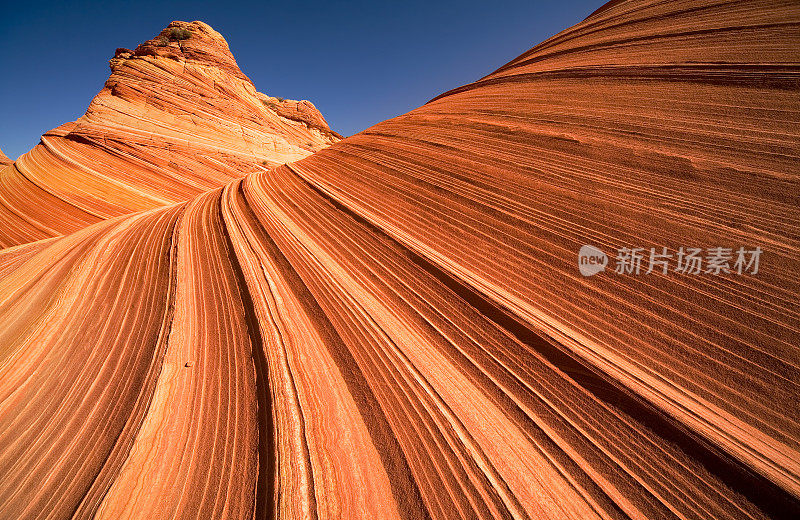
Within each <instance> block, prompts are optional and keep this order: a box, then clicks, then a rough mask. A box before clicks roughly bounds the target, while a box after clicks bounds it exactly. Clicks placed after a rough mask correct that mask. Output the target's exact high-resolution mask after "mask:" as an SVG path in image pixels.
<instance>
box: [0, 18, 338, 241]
mask: <svg viewBox="0 0 800 520" xmlns="http://www.w3.org/2000/svg"><path fill="white" fill-rule="evenodd" d="M177 31H185V33H184V35H183V36H182V37H184V38H186V39H177V38H176V36H175V35H176V34H178V35H180V34H181V33H180V32H177ZM187 36H188V37H187ZM110 66H111V71H112V72H111V76H110V77H109V79H108V81H106V84H105V86H104V87H103V89H102V90H101V91H100V93H99V94H98V95H97V96H96V97H95V98H94V100H93V101H92V102H91V104H90V105H89V108H88V110H87V111H86V114H85V115H84V116H83V117H81V118H80V119H78V120H77V121H75V122H72V123H67V124H65V125H62V126H60V127H58V128H56V129H54V130H51V131H50V132H47V133H45V134H44V135H43V136H42V139H41V142H40V143H39V144H38V145H37V146H35V147H34V148H33V150H31V151H30V152H28V153H27V154H25V155H23V156H21V157H20V158H19V159H18V160H17V161H16V162H15V163H14V165H13V166H6V167H5V168H4V169H0V247H8V246H12V245H19V244H24V243H27V242H31V241H33V240H38V239H41V238H47V237H53V236H58V235H62V234H65V233H70V232H73V231H77V230H78V229H81V228H83V227H86V226H87V225H89V224H92V223H95V222H98V221H99V220H102V219H106V218H111V217H115V216H119V215H124V214H128V213H132V212H134V211H141V210H146V209H151V208H155V207H158V206H163V205H166V204H172V203H175V202H181V201H184V200H187V199H190V198H192V197H194V196H197V195H199V194H200V193H203V192H205V191H208V190H209V189H212V188H216V187H218V186H222V185H224V184H226V183H228V182H231V181H232V180H234V179H237V178H240V177H242V176H243V175H245V174H247V173H249V172H253V171H257V170H259V169H262V168H266V167H271V166H276V165H279V164H283V163H285V162H287V161H293V160H297V159H300V158H302V157H305V156H307V155H309V154H311V153H313V152H315V151H317V150H320V149H322V148H324V147H326V146H328V145H329V144H331V143H333V142H336V141H338V140H339V138H340V136H339V135H338V134H336V133H335V132H333V131H331V130H330V128H328V124H327V123H326V122H325V119H324V118H323V117H322V115H321V114H320V113H319V111H318V110H317V109H316V108H315V107H314V105H313V104H311V103H310V102H308V101H300V102H298V101H289V100H283V99H280V98H274V97H270V96H267V95H265V94H262V93H260V92H257V91H256V89H255V87H254V86H253V83H252V82H251V81H250V80H249V79H248V78H247V76H245V75H244V74H243V73H242V72H241V71H240V70H239V67H238V66H237V65H236V61H235V60H234V58H233V55H231V53H230V50H229V49H228V44H227V43H226V42H225V39H224V38H223V37H222V36H221V35H220V34H219V33H218V32H216V31H214V30H213V29H212V28H211V27H209V26H208V25H206V24H204V23H202V22H191V23H187V22H172V23H171V24H170V25H169V26H168V27H167V28H165V29H164V30H163V31H162V33H161V34H160V35H159V36H157V37H156V38H154V39H152V40H148V41H147V42H145V43H143V44H142V45H140V46H138V47H137V48H136V50H134V51H131V50H128V49H117V51H116V53H115V56H114V58H112V59H111V61H110ZM9 162H10V161H9ZM3 164H7V163H6V162H4V161H3V160H2V158H0V167H2V165H3Z"/></svg>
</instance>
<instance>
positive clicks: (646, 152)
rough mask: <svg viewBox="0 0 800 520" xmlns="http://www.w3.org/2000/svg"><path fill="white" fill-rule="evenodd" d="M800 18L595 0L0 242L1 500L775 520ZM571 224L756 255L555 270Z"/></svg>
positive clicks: (349, 512) (251, 511)
mask: <svg viewBox="0 0 800 520" xmlns="http://www.w3.org/2000/svg"><path fill="white" fill-rule="evenodd" d="M799 25H800V7H798V4H797V3H794V2H785V3H779V2H766V1H751V2H724V3H722V2H713V1H710V0H692V1H681V2H660V1H653V0H637V1H627V2H612V3H610V4H607V5H606V6H604V7H603V8H602V9H600V10H598V11H597V12H596V13H595V14H593V15H592V16H590V17H589V18H587V19H586V20H585V21H584V22H582V23H580V24H578V25H576V26H575V27H573V28H570V29H568V30H566V31H564V32H562V33H560V34H558V35H556V36H554V37H553V38H551V39H549V40H547V41H546V42H544V43H542V44H540V45H538V46H537V47H535V48H534V49H532V50H531V51H529V52H528V53H525V54H523V55H522V56H521V57H519V58H517V59H516V60H514V61H512V62H511V63H509V64H508V65H506V66H504V67H502V68H501V69H499V70H498V71H497V72H495V73H493V74H491V75H490V76H487V77H486V78H483V79H482V80H480V81H478V82H476V83H473V84H471V85H467V86H465V87H462V88H459V89H456V90H454V91H451V92H449V93H447V94H444V95H442V96H440V97H439V98H437V99H436V100H434V101H432V102H430V103H428V104H426V105H425V106H423V107H421V108H419V109H417V110H414V111H412V112H410V113H408V114H406V115H403V116H400V117H398V118H396V119H392V120H389V121H386V122H384V123H381V124H379V125H376V126H375V127H372V128H370V129H369V130H367V131H365V132H363V133H361V134H359V135H357V136H354V137H351V138H348V139H345V140H343V141H341V142H339V143H336V144H334V145H333V146H331V147H330V148H327V149H325V150H323V151H321V152H319V153H316V154H314V155H312V156H310V157H308V158H306V159H304V160H301V161H298V162H295V163H292V164H289V165H285V166H280V167H277V168H274V169H270V170H268V171H262V172H258V173H254V174H250V175H248V176H247V177H245V178H244V179H242V180H237V181H234V182H232V183H229V184H227V185H226V186H224V187H223V188H219V189H216V190H212V191H209V192H207V193H205V194H203V195H201V196H199V197H196V198H194V199H192V200H191V201H189V202H184V203H179V204H174V205H171V206H168V207H164V208H160V209H154V210H150V211H146V212H141V213H137V214H134V215H131V216H128V217H125V218H116V219H111V220H106V221H104V222H100V223H97V224H94V225H92V226H89V227H87V228H85V229H83V230H81V231H79V232H77V233H74V234H71V235H69V236H66V237H62V238H54V239H49V240H45V241H40V242H35V243H32V244H28V245H23V246H18V247H14V248H9V249H6V250H5V251H2V252H0V446H2V450H0V474H2V475H3V478H2V481H0V511H3V512H6V513H7V514H6V516H8V517H11V518H40V517H41V518H44V517H47V518H71V517H79V518H83V517H93V518H114V519H117V518H174V517H180V518H203V519H205V518H272V517H280V518H291V519H294V518H370V519H372V518H405V519H410V518H435V519H440V518H442V519H443V518H454V519H462V518H481V519H484V518H557V519H563V518H576V519H588V518H653V519H667V518H697V519H708V518H731V519H739V518H765V517H774V518H797V517H798V515H800V507H799V506H798V503H799V502H798V499H799V498H800V466H799V465H800V425H798V405H797V403H798V401H799V400H800V388H798V385H800V356H799V355H798V344H800V326H799V324H800V316H798V311H799V309H800V306H798V294H800V258H799V256H800V255H799V254H798V236H800V233H798V222H800V205H798V200H797V196H798V193H800V190H798V178H797V173H796V171H797V169H796V165H797V159H798V157H797V152H798V149H800V130H798V126H797V124H796V122H797V120H798V118H800V104H799V103H798V102H799V100H800V97H798V95H797V94H798V81H800V68H798V64H797V49H798V48H799V47H800V31H798V28H799V27H798V26H799ZM587 243H589V244H594V245H596V246H598V247H600V248H602V249H604V250H606V251H613V250H615V249H616V248H619V247H623V246H628V247H631V246H637V247H645V248H650V247H660V246H666V247H669V248H677V247H679V246H701V247H710V246H717V245H719V246H727V247H737V246H739V245H746V246H751V247H754V246H760V247H762V248H763V249H764V251H765V253H764V256H763V258H762V265H761V269H760V271H759V273H758V274H755V275H736V274H728V275H720V276H713V275H710V274H701V275H687V274H679V273H674V272H670V273H668V274H666V275H663V274H660V273H659V272H655V273H653V274H651V275H647V276H645V275H641V276H633V275H621V274H615V273H602V274H598V275H597V276H594V277H592V278H584V277H582V276H581V275H580V274H579V272H578V268H577V251H578V249H579V248H580V246H581V245H584V244H587Z"/></svg>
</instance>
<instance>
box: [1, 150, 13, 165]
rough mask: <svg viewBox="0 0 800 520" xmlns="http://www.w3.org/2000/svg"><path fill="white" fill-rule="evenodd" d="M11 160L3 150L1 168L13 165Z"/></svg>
mask: <svg viewBox="0 0 800 520" xmlns="http://www.w3.org/2000/svg"><path fill="white" fill-rule="evenodd" d="M13 162H14V161H12V160H11V159H9V158H8V156H7V155H6V154H4V153H3V150H0V166H5V165H8V164H11V163H13Z"/></svg>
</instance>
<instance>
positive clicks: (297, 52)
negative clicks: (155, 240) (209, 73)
mask: <svg viewBox="0 0 800 520" xmlns="http://www.w3.org/2000/svg"><path fill="white" fill-rule="evenodd" d="M603 3H604V0H593V1H586V0H561V1H544V0H509V1H505V0H497V1H492V0H483V1H474V0H459V1H419V0H406V1H402V2H395V1H383V0H375V1H363V2H353V1H351V2H339V1H335V0H330V1H305V2H296V1H290V0H283V1H262V2H257V1H233V0H228V1H215V2H205V1H196V0H195V1H187V2H157V1H149V0H145V1H138V2H91V1H80V0H78V1H75V2H62V1H58V2H57V1H50V0H38V1H35V2H16V3H9V2H6V3H5V4H4V9H3V10H2V11H3V12H2V16H0V77H2V80H1V81H0V149H2V150H3V151H4V152H5V153H6V154H7V155H8V156H9V157H11V158H12V159H14V158H16V157H17V156H18V155H20V154H22V153H25V152H27V151H28V150H29V149H30V148H31V147H32V146H34V145H35V144H36V143H38V142H39V136H40V135H41V134H42V133H44V132H45V131H47V130H49V129H51V128H53V127H56V126H58V125H60V124H61V123H64V122H66V121H73V120H75V119H77V118H78V117H80V116H81V115H83V113H84V112H85V110H86V107H87V105H88V104H89V102H90V101H91V99H92V98H93V97H94V95H95V94H96V93H97V92H98V91H99V90H100V89H101V88H102V86H103V82H104V81H105V80H106V78H107V77H108V75H109V68H108V60H109V58H111V57H112V56H113V54H114V50H115V49H116V48H117V47H128V48H134V47H136V45H138V44H139V43H141V42H143V41H144V40H147V39H149V38H152V37H154V36H155V35H156V34H158V32H159V31H160V30H161V29H162V28H164V27H165V26H166V25H167V24H169V22H171V21H172V20H185V21H192V20H202V21H204V22H206V23H208V24H209V25H211V26H212V27H214V28H215V29H216V30H217V31H219V32H220V33H222V35H223V36H224V37H225V39H226V40H227V41H228V44H229V45H230V48H231V51H232V52H233V55H234V56H235V57H236V60H237V62H238V63H239V66H240V68H241V69H242V71H243V72H244V73H245V74H247V75H248V76H249V77H250V79H252V80H253V82H254V83H255V85H256V88H257V89H258V90H259V91H261V92H264V93H267V94H270V95H273V96H282V97H285V98H290V99H309V100H311V101H312V102H313V103H314V104H315V105H317V107H318V108H319V109H320V110H321V111H322V113H323V114H324V115H325V117H326V119H327V120H328V122H329V123H330V125H331V127H332V128H333V129H334V130H336V131H338V132H340V133H342V134H344V135H351V134H354V133H357V132H359V131H361V130H363V129H365V128H367V127H369V126H371V125H373V124H375V123H377V122H379V121H382V120H384V119H387V118H390V117H393V116H396V115H399V114H402V113H404V112H407V111H408V110H411V109H413V108H416V107H417V106H419V105H421V104H423V103H425V102H426V101H428V100H429V99H430V98H432V97H434V96H435V95H437V94H439V93H441V92H443V91H445V90H449V89H450V88H454V87H457V86H459V85H462V84H464V83H468V82H470V81H473V80H475V79H477V78H479V77H481V76H483V75H485V74H487V73H489V72H491V71H492V70H494V69H495V68H497V67H499V66H500V65H502V64H504V63H505V62H507V61H509V60H510V59H512V58H514V57H516V56H517V55H518V54H520V53H522V52H523V51H525V50H527V49H529V48H530V47H532V46H533V45H535V44H537V43H539V42H540V41H542V40H544V39H546V38H548V37H550V36H552V35H553V34H555V33H557V32H559V31H560V30H562V29H564V28H566V27H569V26H570V25H573V24H575V23H577V22H578V21H580V20H582V19H583V18H585V17H586V16H587V15H589V14H590V13H591V12H592V11H594V10H595V9H596V8H598V7H600V5H602V4H603Z"/></svg>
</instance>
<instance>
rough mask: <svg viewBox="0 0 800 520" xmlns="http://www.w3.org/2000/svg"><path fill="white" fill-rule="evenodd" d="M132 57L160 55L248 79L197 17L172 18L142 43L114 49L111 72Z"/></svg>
mask: <svg viewBox="0 0 800 520" xmlns="http://www.w3.org/2000/svg"><path fill="white" fill-rule="evenodd" d="M133 56H160V57H164V58H170V59H174V60H177V61H191V62H193V63H196V64H203V65H207V66H210V67H217V68H219V69H221V70H223V71H225V72H227V73H229V74H232V75H234V76H237V77H239V78H241V79H245V80H247V81H250V80H249V78H247V76H245V75H244V73H243V72H242V71H241V70H240V69H239V66H238V65H237V64H236V59H235V58H234V57H233V54H232V53H231V50H230V48H229V47H228V42H227V41H225V38H224V37H223V36H222V35H221V34H220V33H218V32H217V31H215V30H214V29H213V28H212V27H211V26H210V25H208V24H207V23H205V22H201V21H199V20H195V21H193V22H182V21H180V20H175V21H173V22H171V23H170V24H169V25H167V26H166V27H165V28H164V29H163V30H162V31H161V32H160V33H158V35H156V36H155V37H154V38H152V39H150V40H147V41H145V42H143V43H142V44H140V45H139V46H138V47H136V49H134V50H130V49H125V48H119V49H117V51H116V52H115V53H114V58H112V60H111V61H110V65H111V70H112V71H113V70H114V69H115V68H116V66H117V65H119V63H120V62H121V61H123V60H125V59H128V58H131V57H133Z"/></svg>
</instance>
